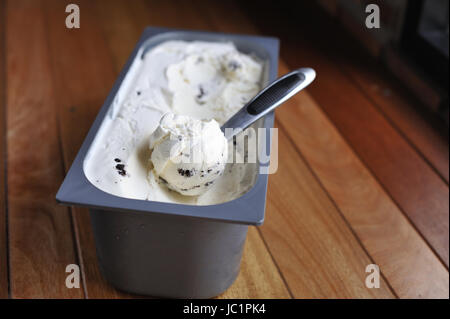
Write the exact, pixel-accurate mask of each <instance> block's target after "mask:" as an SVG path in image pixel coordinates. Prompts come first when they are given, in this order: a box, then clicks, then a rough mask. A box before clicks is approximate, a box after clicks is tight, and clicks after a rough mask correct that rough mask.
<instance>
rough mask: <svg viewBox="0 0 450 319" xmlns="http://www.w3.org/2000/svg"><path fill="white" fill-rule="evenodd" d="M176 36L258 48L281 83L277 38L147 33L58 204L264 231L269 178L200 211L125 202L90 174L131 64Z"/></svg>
mask: <svg viewBox="0 0 450 319" xmlns="http://www.w3.org/2000/svg"><path fill="white" fill-rule="evenodd" d="M171 35H172V36H175V38H172V39H171V40H176V36H177V35H179V36H183V37H188V38H192V39H193V40H195V39H197V40H204V41H229V42H233V43H236V42H240V43H245V44H246V46H249V47H252V46H253V47H254V48H258V49H260V50H264V51H265V52H266V55H267V56H266V57H265V58H264V59H265V60H268V70H267V73H268V80H269V81H273V80H274V79H275V78H276V77H277V72H278V52H279V40H278V39H277V38H274V37H263V36H254V35H243V34H231V33H219V32H204V31H193V30H186V29H172V28H162V27H146V28H145V29H144V32H143V33H142V35H141V37H140V39H139V41H138V43H137V44H136V46H135V48H134V49H133V51H132V53H131V55H130V57H129V58H128V60H127V62H126V64H125V66H124V67H123V68H122V70H121V72H120V74H119V76H118V78H117V79H116V81H115V83H114V85H113V87H112V89H111V91H110V92H109V94H108V96H107V98H106V100H105V102H104V103H103V105H102V107H101V108H100V111H99V112H98V114H97V117H96V118H95V120H94V122H93V124H92V126H91V128H90V129H89V132H88V134H87V136H86V138H85V139H84V141H83V143H82V146H81V147H80V149H79V151H78V153H77V155H76V157H75V159H74V161H73V163H72V165H71V167H70V169H69V171H68V173H67V175H66V176H65V178H64V181H63V183H62V184H61V186H60V188H59V190H58V192H57V194H56V201H57V202H58V203H60V204H65V205H77V206H84V207H89V208H95V209H105V210H114V211H123V212H126V213H141V214H142V213H148V214H165V215H173V216H184V217H191V218H201V219H204V220H211V221H220V222H229V223H239V224H247V225H261V224H262V223H263V222H264V215H265V204H266V193H267V182H268V175H267V174H260V173H258V175H257V178H256V181H255V184H254V185H253V186H252V188H251V189H250V190H249V191H248V192H246V193H245V194H243V195H242V196H240V197H238V198H236V199H233V200H231V201H228V202H225V203H220V204H214V205H201V206H200V205H186V204H177V203H167V202H156V201H149V200H139V199H130V198H124V197H119V196H116V195H112V194H110V193H107V192H105V191H103V190H101V189H99V188H97V187H96V186H94V185H93V184H92V183H91V182H90V181H89V180H88V179H87V177H86V175H85V173H84V169H83V163H84V159H85V157H86V155H87V153H88V151H89V149H90V146H91V144H92V143H93V141H94V138H95V136H96V135H97V132H98V130H99V128H100V126H101V124H102V121H103V119H104V117H105V116H106V115H107V113H108V111H109V109H110V107H112V104H113V101H114V99H115V96H116V94H117V91H118V90H119V88H120V86H121V84H122V82H123V80H124V79H125V76H126V74H127V72H128V70H129V68H130V67H131V64H132V63H133V61H134V60H135V59H136V56H137V55H138V54H143V53H145V52H146V50H148V49H149V48H151V46H150V45H148V46H147V47H146V48H144V49H143V47H144V46H145V45H146V44H148V42H149V41H150V40H152V39H155V38H156V37H160V38H161V41H160V42H158V41H154V42H155V44H154V45H157V44H159V43H161V42H163V41H166V40H169V39H170V36H171ZM166 38H169V39H166ZM180 40H181V39H180ZM188 41H189V40H188ZM273 124H274V113H273V112H272V113H269V114H267V115H266V116H265V117H264V122H263V127H264V128H265V129H266V130H269V129H270V128H272V127H273ZM268 136H270V135H268ZM270 146H271V141H270V139H267V140H266V150H270ZM259 165H260V166H266V165H269V163H267V164H261V163H260V164H259ZM242 212H245V213H242Z"/></svg>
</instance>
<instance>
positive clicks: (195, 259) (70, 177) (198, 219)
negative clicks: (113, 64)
mask: <svg viewBox="0 0 450 319" xmlns="http://www.w3.org/2000/svg"><path fill="white" fill-rule="evenodd" d="M168 40H184V41H193V40H201V41H227V42H230V41H231V42H233V43H234V44H235V46H236V47H237V49H238V50H239V51H241V52H244V53H252V54H255V55H256V56H258V57H259V58H260V59H262V60H263V61H264V62H265V65H264V74H265V78H264V82H265V84H267V83H268V82H270V81H272V80H274V79H275V78H276V76H277V69H278V47H279V41H278V39H276V38H271V37H259V36H249V35H235V34H223V33H212V32H198V31H187V30H175V29H167V28H157V27H148V28H146V29H145V30H144V33H143V34H142V36H141V38H140V40H139V42H138V43H137V45H136V47H135V49H134V50H133V52H132V54H131V56H130V58H129V59H128V61H127V63H126V65H125V67H124V68H123V70H122V71H121V73H120V75H119V77H118V79H117V80H116V82H115V84H114V86H113V88H112V90H111V92H110V93H109V95H108V97H107V99H106V101H105V103H104V104H103V106H102V108H101V109H100V112H99V114H98V116H97V118H96V119H95V121H94V124H93V125H92V127H91V129H90V130H89V133H88V135H87V137H86V139H85V140H84V142H83V145H82V146H81V149H80V150H79V152H78V154H77V156H76V158H75V160H74V162H73V163H72V166H71V167H70V170H69V172H68V173H67V176H66V177H65V179H64V182H63V183H62V185H61V187H60V189H59V191H58V193H57V194H56V200H57V201H58V202H59V203H62V204H67V205H79V206H85V207H89V209H90V214H91V222H92V227H93V231H94V236H95V242H96V249H97V256H98V259H99V264H100V267H101V270H102V272H103V275H104V276H105V278H106V279H107V281H108V282H110V283H111V284H112V285H113V286H115V287H116V288H118V289H120V290H123V291H127V292H131V293H135V294H141V295H151V296H158V297H172V298H209V297H213V296H216V295H218V294H220V293H222V292H223V291H225V290H226V289H227V288H228V287H229V286H230V285H231V284H232V283H233V281H234V280H235V279H236V277H237V275H238V273H239V265H240V261H241V257H242V251H243V247H244V243H245V238H246V236H247V228H248V225H261V224H262V223H263V221H264V211H265V204H266V192H267V179H268V175H266V174H258V176H257V179H256V182H255V184H254V186H253V187H252V188H251V189H250V190H249V191H248V192H247V193H246V194H244V195H243V196H241V197H239V198H237V199H234V200H232V201H229V202H225V203H222V204H217V205H208V206H194V205H181V204H173V203H164V202H153V201H146V200H135V199H127V198H122V197H118V196H114V195H111V194H108V193H106V192H104V191H102V190H100V189H98V188H96V187H95V186H94V185H93V184H91V183H90V182H89V180H88V179H87V178H86V176H85V173H84V170H83V163H84V160H85V158H86V154H87V153H88V152H89V149H90V147H91V144H92V143H93V141H94V139H95V137H96V135H97V133H98V131H99V128H100V126H101V124H102V121H103V119H104V118H105V117H106V116H107V114H108V111H109V110H110V108H112V107H113V104H114V103H115V102H116V95H117V93H118V91H119V89H120V87H121V85H122V82H123V81H124V80H125V79H126V75H127V72H128V70H129V68H130V66H131V65H132V63H133V61H134V60H135V59H141V58H142V56H143V54H144V53H145V52H147V51H148V50H150V49H151V48H153V47H154V46H156V45H158V44H160V43H162V42H164V41H168ZM273 123H274V114H273V113H269V114H268V115H266V116H265V117H264V118H263V122H262V125H263V127H264V128H265V129H266V130H269V129H270V128H272V127H273ZM268 136H270V135H268ZM270 143H271V141H270V139H267V144H266V149H267V150H270ZM259 165H260V166H261V165H268V163H267V164H261V163H260V164H259Z"/></svg>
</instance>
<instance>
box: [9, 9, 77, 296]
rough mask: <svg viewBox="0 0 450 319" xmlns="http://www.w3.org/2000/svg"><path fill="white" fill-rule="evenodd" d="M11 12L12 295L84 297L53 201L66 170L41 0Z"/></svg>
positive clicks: (68, 232)
mask: <svg viewBox="0 0 450 319" xmlns="http://www.w3.org/2000/svg"><path fill="white" fill-rule="evenodd" d="M6 16H7V29H8V30H9V31H10V32H9V33H8V34H7V39H6V45H7V48H8V52H7V61H6V64H7V79H8V81H7V129H8V132H7V139H8V141H7V145H8V149H7V153H8V156H7V163H8V194H7V196H8V229H9V258H10V261H9V264H10V267H11V269H10V282H11V287H10V289H11V297H13V298H82V297H83V291H82V290H80V289H67V288H66V285H65V280H66V272H65V270H66V266H67V265H69V264H78V261H77V255H76V252H75V249H74V248H75V244H74V240H73V233H72V227H71V221H70V214H69V212H68V209H67V208H65V207H61V206H58V205H57V204H56V202H55V193H56V190H57V189H58V186H59V184H60V183H61V182H62V179H63V174H64V171H63V166H62V161H61V149H60V144H59V140H58V124H57V117H56V101H55V100H54V89H55V88H54V87H53V85H52V82H53V81H52V78H51V72H50V62H51V60H50V57H49V54H48V53H49V52H48V49H47V44H46V33H45V26H44V23H45V21H44V16H43V14H42V10H41V7H40V4H39V3H38V2H35V1H9V2H8V6H7V10H6Z"/></svg>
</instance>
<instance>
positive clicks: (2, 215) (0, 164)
mask: <svg viewBox="0 0 450 319" xmlns="http://www.w3.org/2000/svg"><path fill="white" fill-rule="evenodd" d="M5 26H6V14H5V2H4V1H1V2H0V299H4V298H8V295H9V293H8V234H7V231H6V229H7V226H6V220H7V217H6V216H7V211H6V209H7V204H6V175H5V172H6V103H5V102H6V101H5V99H6V94H5V89H6V77H5V73H6V64H5V63H6V56H5V55H6V48H5V33H6V30H5Z"/></svg>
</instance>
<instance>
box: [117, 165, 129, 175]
mask: <svg viewBox="0 0 450 319" xmlns="http://www.w3.org/2000/svg"><path fill="white" fill-rule="evenodd" d="M116 169H117V172H118V173H119V175H121V176H126V175H127V171H126V170H125V165H124V164H117V165H116Z"/></svg>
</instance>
